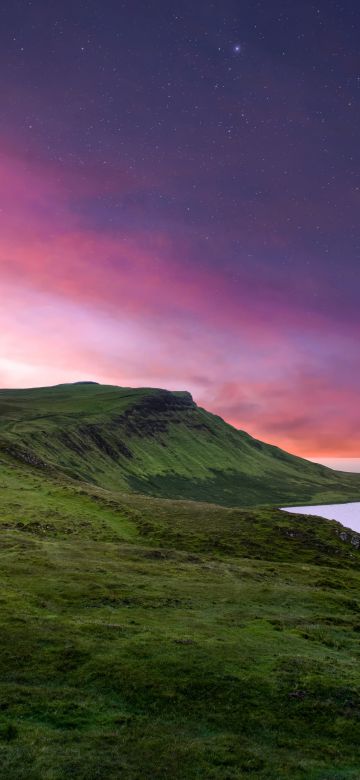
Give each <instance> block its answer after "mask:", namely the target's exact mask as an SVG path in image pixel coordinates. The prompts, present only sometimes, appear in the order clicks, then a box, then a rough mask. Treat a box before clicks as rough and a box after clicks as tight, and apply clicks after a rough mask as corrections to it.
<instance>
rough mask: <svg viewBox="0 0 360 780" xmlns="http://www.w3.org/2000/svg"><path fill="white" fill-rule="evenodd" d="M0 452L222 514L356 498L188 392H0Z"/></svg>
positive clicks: (63, 388) (350, 482) (351, 489)
mask: <svg viewBox="0 0 360 780" xmlns="http://www.w3.org/2000/svg"><path fill="white" fill-rule="evenodd" d="M0 451H1V452H2V453H3V455H4V456H6V455H7V456H10V457H11V458H13V459H16V460H18V461H23V462H26V463H29V464H32V465H33V466H36V467H38V468H42V469H43V470H46V469H47V470H49V469H50V470H55V471H56V472H57V473H63V474H65V475H67V476H69V477H72V478H75V479H78V480H82V481H86V482H89V483H91V484H94V485H98V486H101V487H104V488H107V489H111V490H122V491H124V490H125V491H134V492H137V493H145V494H148V495H152V496H158V497H166V498H179V499H183V498H185V499H192V500H206V501H210V502H215V503H218V504H223V505H225V506H252V505H259V504H273V503H284V504H289V503H296V502H297V503H302V502H314V503H319V502H320V503H321V502H332V501H337V500H338V501H341V500H346V499H351V498H354V499H356V498H360V477H358V476H357V475H346V474H340V473H338V474H337V473H335V472H334V471H331V470H330V469H327V468H325V467H323V466H319V465H316V464H313V463H310V462H309V461H306V460H304V459H301V458H297V457H294V456H292V455H289V454H287V453H285V452H283V451H282V450H280V449H278V448H277V447H273V446H270V445H268V444H264V443H263V442H260V441H257V440H256V439H253V438H252V437H251V436H249V435H248V434H247V433H245V432H243V431H239V430H236V429H235V428H233V427H232V426H230V425H228V424H227V423H225V422H224V421H223V420H222V419H221V418H220V417H217V416H215V415H213V414H210V413H209V412H207V411H205V410H204V409H201V408H199V407H198V406H197V405H196V404H195V403H194V401H193V399H192V397H191V395H190V394H189V393H186V392H168V391H166V390H156V389H148V388H145V389H136V390H134V389H131V388H120V387H112V386H102V385H97V384H95V383H81V382H80V383H77V384H73V385H59V386H56V387H51V388H40V389H34V390H16V391H7V390H2V391H0Z"/></svg>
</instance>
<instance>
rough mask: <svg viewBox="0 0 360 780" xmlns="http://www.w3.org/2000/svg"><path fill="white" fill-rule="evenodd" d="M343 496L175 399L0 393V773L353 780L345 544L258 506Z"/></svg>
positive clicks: (329, 528)
mask: <svg viewBox="0 0 360 780" xmlns="http://www.w3.org/2000/svg"><path fill="white" fill-rule="evenodd" d="M357 479H358V478H357V477H356V476H354V477H350V476H346V475H336V474H335V473H333V472H331V471H328V470H327V469H325V468H322V467H317V466H315V465H314V464H309V463H307V462H306V461H302V460H301V459H297V458H293V457H292V456H290V455H287V454H285V453H282V452H281V451H280V450H277V449H276V448H273V447H269V446H267V445H264V444H261V443H260V442H256V441H255V440H253V439H252V438H251V437H249V436H247V435H246V434H245V433H242V432H239V431H235V430H234V429H233V428H231V427H230V426H228V425H226V424H225V423H224V422H223V421H222V420H220V419H219V418H218V417H214V416H213V415H210V414H208V413H207V412H205V411H204V410H202V409H198V408H197V407H196V406H195V405H194V404H193V402H192V399H191V397H190V396H189V395H188V394H186V393H166V392H165V391H154V390H137V391H134V390H125V389H119V388H112V387H101V386H97V385H85V384H82V385H74V386H64V387H57V388H44V389H40V390H33V391H16V392H14V391H11V392H10V391H2V392H1V393H0V497H1V498H0V630H1V642H0V766H1V772H0V774H1V776H2V777H4V778H5V777H6V778H7V780H65V779H66V778H68V777H71V778H74V779H75V780H119V778H124V780H169V778H171V780H204V779H205V778H206V780H208V778H209V780H245V778H248V777H252V778H258V780H287V779H288V778H291V780H350V779H352V780H355V778H358V777H359V765H360V746H359V740H358V727H359V719H360V671H359V658H360V652H359V641H358V637H359V633H360V598H359V586H360V573H359V561H360V535H358V534H356V533H354V532H352V531H350V530H344V529H343V528H342V526H340V525H339V524H338V523H335V522H330V521H326V520H322V519H320V518H319V519H316V518H313V517H294V516H292V515H290V514H287V513H285V512H281V511H280V510H278V509H274V508H271V506H270V504H271V501H272V499H274V497H275V496H276V500H279V498H280V497H282V496H284V499H283V500H284V501H285V499H289V498H291V501H292V502H293V501H295V500H296V498H298V499H300V500H301V497H304V498H306V500H308V499H309V498H310V496H313V497H314V498H315V497H316V499H317V500H321V499H325V498H326V497H328V498H329V499H330V498H331V499H332V500H335V497H336V496H338V497H344V498H345V497H347V498H350V497H351V496H352V495H354V496H356V495H357V490H358V487H357V485H358V481H357ZM136 489H138V490H142V491H143V492H142V493H141V492H136ZM150 493H154V494H156V493H158V494H163V495H165V496H170V498H169V497H168V498H163V497H160V495H158V497H152V496H150V495H149V494H150ZM173 495H180V496H185V497H188V496H189V495H190V496H193V497H196V498H197V499H199V498H200V497H201V496H203V495H206V497H207V498H208V499H209V498H214V500H216V501H217V502H218V504H215V503H214V504H212V503H202V502H201V501H199V500H198V501H196V502H194V501H189V500H184V498H182V500H175V499H174V498H172V497H171V496H173ZM256 500H257V501H258V502H259V503H261V502H262V501H263V503H266V504H267V505H268V506H263V507H260V508H259V507H251V506H250V507H247V508H244V507H242V508H240V507H236V506H235V505H236V504H239V505H241V504H242V503H243V504H246V503H247V504H249V505H250V504H254V503H255V501H256ZM221 503H225V504H226V503H229V504H233V506H229V507H226V506H221V505H219V504H221Z"/></svg>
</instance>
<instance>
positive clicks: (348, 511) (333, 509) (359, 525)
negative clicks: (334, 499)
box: [282, 501, 360, 533]
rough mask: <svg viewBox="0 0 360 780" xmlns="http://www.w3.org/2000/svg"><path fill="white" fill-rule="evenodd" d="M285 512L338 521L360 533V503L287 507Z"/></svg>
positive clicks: (284, 509)
mask: <svg viewBox="0 0 360 780" xmlns="http://www.w3.org/2000/svg"><path fill="white" fill-rule="evenodd" d="M282 509H283V511H284V512H293V513H294V514H295V515H317V517H325V518H326V520H338V521H339V523H342V525H346V526H347V528H351V529H352V530H353V531H358V532H359V533H360V501H356V502H353V503H351V504H325V505H321V504H320V506H286V507H282Z"/></svg>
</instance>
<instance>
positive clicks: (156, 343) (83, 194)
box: [0, 0, 360, 458]
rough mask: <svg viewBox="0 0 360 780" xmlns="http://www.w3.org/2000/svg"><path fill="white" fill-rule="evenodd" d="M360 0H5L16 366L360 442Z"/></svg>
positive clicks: (254, 430)
mask: <svg viewBox="0 0 360 780" xmlns="http://www.w3.org/2000/svg"><path fill="white" fill-rule="evenodd" d="M359 33H360V6H359V4H358V2H351V1H347V2H346V1H344V2H335V1H334V0H321V1H320V2H308V0H302V2H301V3H299V2H294V0H291V1H290V0H282V1H280V0H279V1H278V2H270V0H266V1H264V2H254V0H244V1H242V0H236V2H235V0H222V1H221V2H220V1H218V2H208V0H196V3H195V2H194V0H179V2H175V0H152V1H150V0H127V1H126V2H119V0H116V1H115V0H106V2H101V0H86V2H85V1H82V0H77V2H75V3H74V2H73V0H46V2H45V1H44V0H33V1H32V2H27V1H25V0H11V2H10V0H3V2H2V3H1V6H0V94H1V103H0V301H1V305H0V387H27V386H38V385H49V384H56V383H58V382H68V381H69V382H71V381H77V380H89V379H91V380H96V381H101V382H106V383H111V384H119V385H125V386H155V387H166V388H168V389H187V390H189V391H190V392H192V394H193V396H194V399H195V401H196V402H197V403H199V404H200V405H202V406H205V407H206V408H207V409H209V410H211V411H213V412H215V413H217V414H220V415H221V416H223V417H224V418H225V419H226V420H228V421H229V422H230V423H232V424H233V425H236V426H237V427H239V428H241V429H244V430H247V431H248V432H249V433H251V434H252V435H254V436H256V437H259V438H261V439H264V440H265V441H270V442H273V443H275V444H277V445H279V446H281V447H284V448H286V449H288V450H291V451H292V452H295V453H298V454H301V455H305V456H309V457H315V458H317V457H322V458H344V457H352V458H357V457H359V456H360V441H359V437H360V413H359V408H360V406H359V391H360V363H359V326H360V305H359V292H360V262H359V259H360V221H359V218H358V214H359V195H360V175H359V173H360V167H359V157H360V145H359V113H360V44H359V41H360V35H359Z"/></svg>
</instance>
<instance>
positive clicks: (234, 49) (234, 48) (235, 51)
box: [233, 43, 241, 54]
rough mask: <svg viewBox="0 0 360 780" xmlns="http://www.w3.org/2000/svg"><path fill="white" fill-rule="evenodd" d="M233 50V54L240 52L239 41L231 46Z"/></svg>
mask: <svg viewBox="0 0 360 780" xmlns="http://www.w3.org/2000/svg"><path fill="white" fill-rule="evenodd" d="M233 52H234V54H241V44H240V43H235V45H234V46H233Z"/></svg>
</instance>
